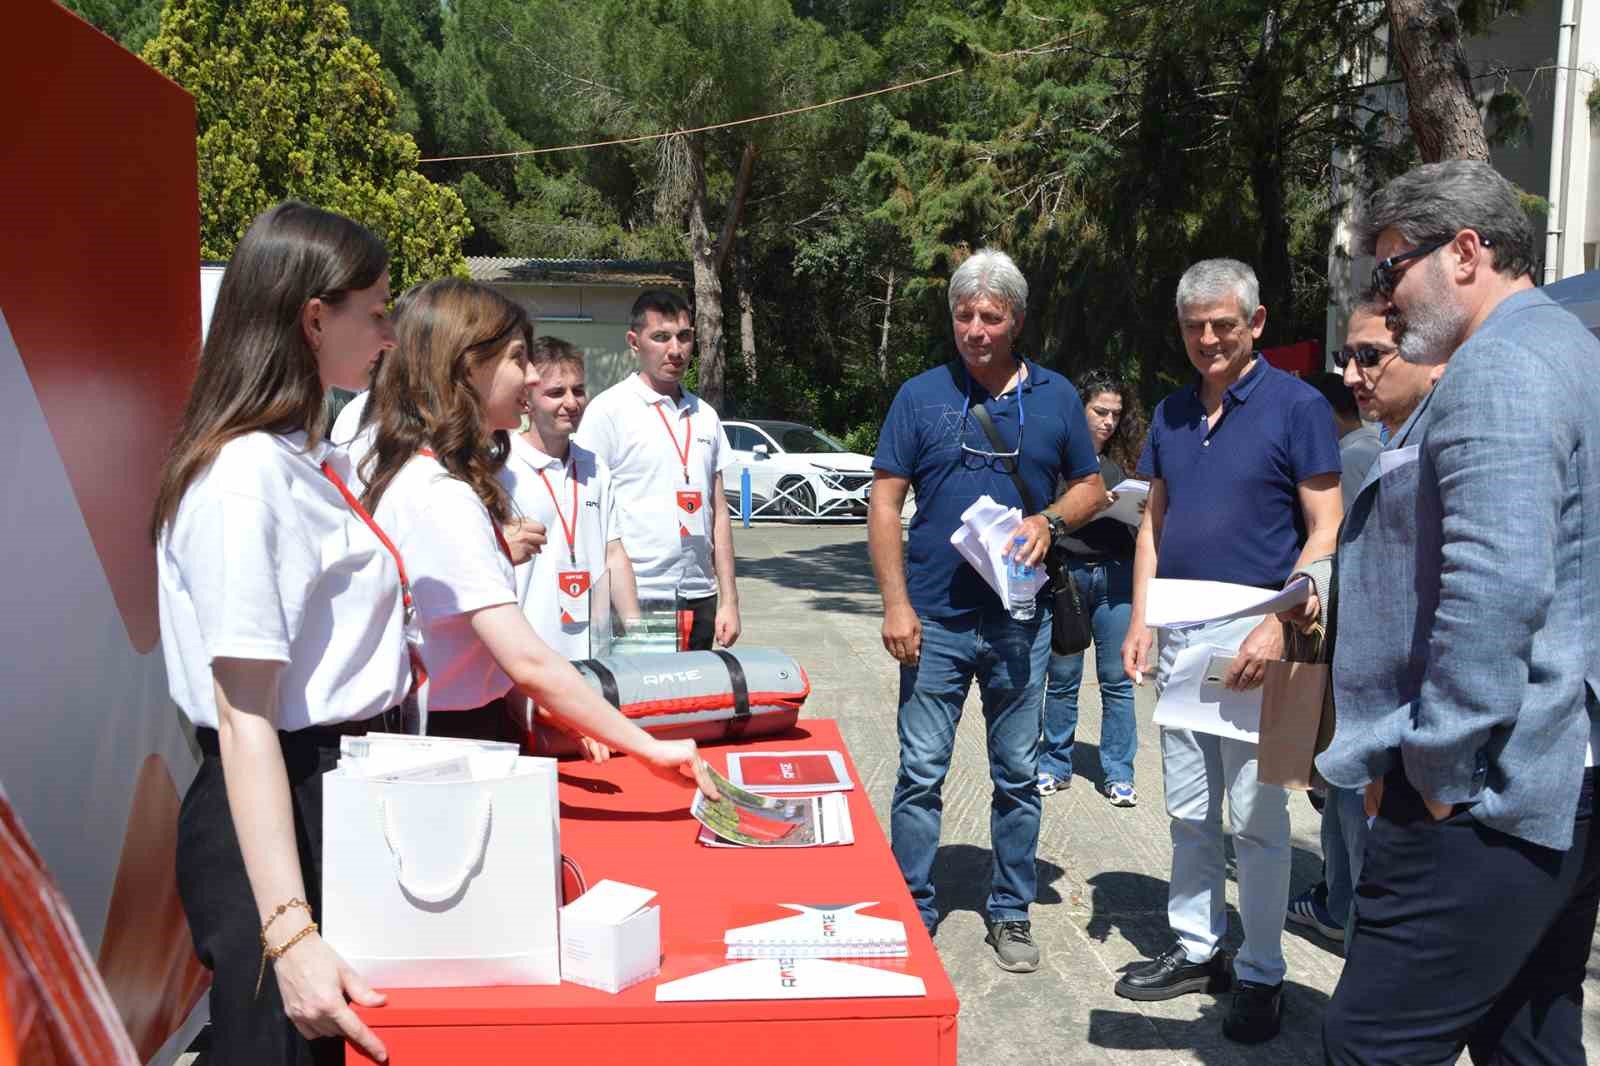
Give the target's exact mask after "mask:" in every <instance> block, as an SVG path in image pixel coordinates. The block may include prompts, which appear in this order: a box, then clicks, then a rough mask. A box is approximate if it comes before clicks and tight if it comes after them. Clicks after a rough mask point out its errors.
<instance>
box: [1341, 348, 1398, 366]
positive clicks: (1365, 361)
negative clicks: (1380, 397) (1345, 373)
mask: <svg viewBox="0 0 1600 1066" xmlns="http://www.w3.org/2000/svg"><path fill="white" fill-rule="evenodd" d="M1399 350H1400V349H1398V348H1392V347H1390V346H1388V345H1382V344H1362V345H1358V346H1356V347H1354V348H1340V349H1339V350H1338V351H1336V352H1334V353H1333V365H1334V366H1336V367H1338V368H1339V369H1340V370H1343V369H1344V368H1345V367H1347V366H1349V365H1350V360H1352V359H1354V360H1355V362H1356V366H1359V367H1360V368H1361V369H1362V370H1371V369H1372V368H1373V367H1375V366H1377V365H1378V364H1379V363H1382V362H1383V361H1384V360H1385V359H1387V358H1389V357H1390V356H1391V355H1394V354H1395V353H1396V352H1398V351H1399Z"/></svg>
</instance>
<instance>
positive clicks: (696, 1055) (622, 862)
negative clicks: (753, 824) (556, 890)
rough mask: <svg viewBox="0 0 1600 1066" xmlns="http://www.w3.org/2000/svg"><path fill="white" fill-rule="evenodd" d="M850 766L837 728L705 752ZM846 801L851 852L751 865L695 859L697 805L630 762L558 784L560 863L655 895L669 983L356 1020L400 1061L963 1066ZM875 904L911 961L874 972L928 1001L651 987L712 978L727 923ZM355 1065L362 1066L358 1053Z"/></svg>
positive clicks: (868, 817)
mask: <svg viewBox="0 0 1600 1066" xmlns="http://www.w3.org/2000/svg"><path fill="white" fill-rule="evenodd" d="M807 748H818V749H829V748H831V749H835V750H838V751H845V747H844V742H843V741H842V740H841V739H840V737H839V730H838V727H837V726H836V725H835V724H834V723H833V722H832V721H829V720H826V719H806V720H803V721H801V722H800V726H799V729H798V731H797V732H795V733H792V734H790V735H788V736H785V737H782V738H779V739H771V740H761V741H754V742H751V743H749V744H744V745H739V746H737V747H729V746H718V747H712V748H708V749H706V753H705V754H706V757H707V758H708V759H709V760H710V761H711V763H712V765H714V766H716V767H717V769H718V770H719V771H724V772H725V771H726V770H727V753H728V752H730V751H781V750H785V749H789V750H795V749H807ZM845 757H846V761H847V762H848V763H849V765H850V774H851V777H852V778H853V779H854V780H855V782H856V787H855V789H854V790H852V791H851V792H849V793H847V795H848V796H849V800H850V817H851V821H852V822H853V824H854V827H855V837H856V842H855V844H853V845H850V846H848V847H829V848H794V849H788V850H777V849H774V850H770V851H756V850H753V849H747V848H707V847H702V846H700V845H699V844H697V843H695V835H696V833H697V831H698V829H699V823H697V822H696V821H694V819H693V818H691V817H690V816H689V813H688V805H689V797H690V793H689V790H688V787H687V782H685V787H675V786H673V785H671V784H669V783H667V782H664V781H662V780H660V779H658V778H656V777H654V776H652V775H651V774H649V773H647V772H645V771H644V769H643V768H641V767H640V766H639V764H638V763H637V762H635V761H634V760H631V759H625V758H623V759H613V760H611V761H610V762H608V763H606V764H605V765H603V766H595V765H592V764H589V763H579V762H568V763H563V764H562V768H561V850H562V851H563V852H564V853H565V854H567V855H568V856H569V857H571V858H573V859H575V860H576V861H577V862H578V863H579V864H580V865H581V866H582V868H583V872H584V876H585V877H586V878H587V879H588V881H589V883H590V884H593V883H595V882H596V881H599V880H602V879H604V878H611V879H612V880H615V881H623V882H626V883H628V884H633V885H643V886H645V887H646V888H652V889H655V890H656V892H657V893H659V895H658V896H657V897H656V900H657V902H658V903H660V905H661V948H662V953H663V955H664V956H665V959H664V960H663V963H662V969H661V976H660V977H659V978H656V979H653V980H649V981H645V982H644V983H642V984H639V985H635V986H634V987H633V988H630V989H627V990H626V991H624V992H622V993H620V994H618V995H610V994H607V993H605V992H598V991H595V990H594V989H589V988H581V987H579V986H577V985H571V984H562V985H556V986H549V985H546V986H538V987H507V988H442V989H402V990H395V991H391V992H389V1002H388V1004H387V1005H386V1006H384V1007H381V1008H376V1009H363V1010H362V1011H361V1015H362V1017H363V1019H365V1021H366V1022H367V1024H368V1025H370V1026H372V1027H373V1028H374V1029H375V1030H376V1031H377V1032H378V1034H379V1036H380V1037H381V1038H382V1040H383V1041H384V1043H385V1044H386V1045H387V1046H388V1049H389V1053H390V1061H391V1062H393V1063H397V1064H399V1066H412V1064H416V1063H468V1062H470V1063H513V1062H515V1063H519V1064H520V1063H527V1062H531V1061H538V1062H565V1063H568V1064H570V1066H578V1064H582V1066H610V1064H617V1066H621V1064H624V1063H625V1064H627V1066H639V1064H641V1063H651V1064H662V1066H667V1064H673V1063H683V1064H686V1066H687V1064H693V1066H705V1064H706V1062H707V1060H708V1058H709V1057H711V1056H716V1057H719V1058H727V1059H729V1060H730V1061H738V1062H749V1063H751V1064H752V1066H756V1064H759V1066H785V1064H802V1063H822V1064H826V1066H853V1064H860V1066H884V1064H886V1063H895V1064H897V1066H898V1064H902V1063H938V1064H940V1066H954V1063H955V1061H956V1011H957V1009H958V1004H957V1001H956V994H955V989H954V988H953V987H952V986H951V984H950V979H949V978H948V977H947V976H946V975H945V972H944V967H943V966H942V965H941V964H940V962H939V957H938V955H937V954H936V953H935V951H934V949H933V942H932V941H931V940H929V939H928V935H927V933H926V932H925V931H924V930H923V928H922V923H921V922H920V921H919V920H918V919H917V913H916V908H915V907H914V906H913V905H912V903H911V898H910V896H908V895H907V894H906V889H905V882H904V881H902V880H901V878H900V871H899V868H898V867H897V866H896V865H895V862H894V857H893V856H892V855H891V854H890V852H889V845H888V841H887V840H885V839H884V836H883V833H882V831H881V830H880V829H879V828H878V822H877V819H876V818H875V817H874V816H873V813H872V806H871V804H870V803H869V801H868V798H867V795H866V793H865V791H864V790H863V789H862V787H861V778H860V775H859V774H858V773H857V772H856V768H855V764H854V763H853V762H851V761H850V760H849V753H848V752H845ZM861 900H879V901H881V902H882V903H883V906H882V907H879V908H875V909H874V910H873V911H872V912H871V913H876V914H883V915H885V916H892V917H896V918H899V919H900V920H901V921H902V922H904V923H905V927H906V933H907V936H908V938H909V940H910V956H909V957H908V958H906V959H902V960H881V961H878V962H877V963H875V964H876V965H881V966H886V967H889V968H894V969H901V970H903V971H905V972H908V973H914V974H916V975H917V976H919V977H921V978H922V980H923V982H924V983H925V984H926V985H927V989H928V994H927V996H925V997H921V998H901V999H824V1000H794V1001H744V1002H712V1003H657V1002H656V1001H655V987H656V985H657V984H658V983H659V982H662V981H672V980H676V979H677V978H679V977H686V976H688V975H689V974H694V973H699V972H701V971H703V970H709V969H711V968H713V967H715V966H717V965H720V964H722V963H723V962H725V961H726V960H725V959H724V958H723V946H722V934H723V932H724V931H725V930H726V929H727V928H728V927H729V925H731V924H734V923H733V921H732V919H731V910H732V908H733V907H734V906H735V905H739V904H749V903H763V902H771V903H780V902H781V903H824V902H825V903H847V902H857V901H861ZM348 1061H350V1062H357V1061H364V1060H361V1059H359V1057H358V1056H357V1055H355V1053H354V1052H350V1053H349V1055H348Z"/></svg>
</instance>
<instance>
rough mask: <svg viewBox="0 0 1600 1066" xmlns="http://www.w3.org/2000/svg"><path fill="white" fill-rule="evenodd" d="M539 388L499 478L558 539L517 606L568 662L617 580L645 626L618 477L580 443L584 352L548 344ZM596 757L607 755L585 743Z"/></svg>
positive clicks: (631, 614)
mask: <svg viewBox="0 0 1600 1066" xmlns="http://www.w3.org/2000/svg"><path fill="white" fill-rule="evenodd" d="M528 361H529V363H530V364H531V369H532V371H533V373H534V374H535V375H536V376H537V378H538V381H537V383H536V384H535V385H534V386H533V387H532V388H530V389H529V390H528V428H527V429H526V430H525V431H524V432H522V433H514V434H512V436H511V456H510V458H509V459H508V460H507V461H506V465H505V467H504V468H503V469H502V470H501V472H500V480H501V481H502V482H504V484H505V486H506V491H507V492H509V493H510V494H511V503H512V506H513V508H515V510H516V511H517V513H518V514H521V515H525V516H527V517H528V518H529V519H532V520H533V521H535V522H537V523H538V524H540V525H541V526H543V527H544V528H545V529H548V530H549V531H550V534H549V538H550V547H549V549H548V550H546V551H544V552H542V553H541V554H539V555H537V556H535V557H534V560H533V563H532V564H531V565H529V566H525V567H518V568H517V599H518V601H519V602H520V603H521V604H522V613H523V614H524V615H526V616H527V618H528V623H529V624H530V625H531V626H533V631H534V632H535V633H537V634H538V635H539V639H541V640H543V641H544V642H545V643H546V644H548V645H550V647H551V648H553V649H555V650H556V651H557V652H559V653H560V654H561V655H563V656H564V657H566V658H567V659H587V658H589V656H590V654H591V643H592V642H591V634H590V625H591V622H592V620H591V619H590V617H589V609H590V603H589V601H590V595H591V590H592V588H593V586H595V585H597V584H600V579H601V577H602V576H603V575H605V574H606V573H607V572H609V573H610V581H609V583H608V585H605V586H603V587H606V588H609V591H610V601H611V605H612V606H613V608H614V609H615V610H616V612H617V615H618V616H619V617H620V618H622V619H625V620H631V619H637V618H638V617H639V596H638V592H637V590H636V588H635V584H634V577H633V567H632V566H631V565H630V564H629V562H628V556H627V553H626V552H624V551H623V550H622V532H621V530H620V529H619V528H618V527H617V521H616V516H615V514H614V503H613V500H614V497H613V495H612V492H611V471H609V470H608V469H606V466H605V464H604V463H602V462H600V461H599V460H598V459H597V458H596V457H595V454H594V453H593V452H591V451H589V450H588V449H587V448H583V447H580V446H579V445H577V444H574V443H573V442H572V434H573V431H574V430H576V429H577V428H578V422H579V420H580V419H581V418H582V417H583V409H584V407H585V405H587V403H588V393H587V391H586V390H585V388H584V371H583V353H582V352H580V351H579V350H578V349H577V348H574V347H573V346H572V345H570V344H568V343H567V342H566V341H564V340H561V339H559V338H557V337H540V338H538V339H537V340H535V341H534V343H533V351H532V353H531V355H530V357H529V360H528ZM583 746H584V750H585V753H586V754H588V755H589V756H590V757H592V758H604V757H605V755H606V754H608V753H607V752H606V751H605V749H604V748H603V747H601V746H600V745H597V744H595V743H594V742H593V741H590V740H589V739H588V738H587V737H586V738H584V745H583Z"/></svg>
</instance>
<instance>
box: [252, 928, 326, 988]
mask: <svg viewBox="0 0 1600 1066" xmlns="http://www.w3.org/2000/svg"><path fill="white" fill-rule="evenodd" d="M268 924H271V923H268ZM316 931H317V923H316V922H307V923H306V927H305V928H304V929H302V930H300V931H299V932H298V933H296V934H295V935H294V936H292V937H290V938H289V939H288V940H285V941H284V942H283V943H281V944H279V945H278V946H277V947H275V948H269V947H267V938H266V937H265V936H262V938H261V969H259V970H257V971H256V995H257V996H260V995H261V981H262V979H263V978H265V977H266V976H267V960H268V959H271V960H272V961H273V962H277V961H278V960H279V959H281V958H282V957H283V953H284V952H286V951H288V950H289V949H290V948H292V947H294V946H295V945H296V944H298V943H300V941H302V940H304V939H305V938H306V937H308V936H310V935H311V934H312V933H315V932H316Z"/></svg>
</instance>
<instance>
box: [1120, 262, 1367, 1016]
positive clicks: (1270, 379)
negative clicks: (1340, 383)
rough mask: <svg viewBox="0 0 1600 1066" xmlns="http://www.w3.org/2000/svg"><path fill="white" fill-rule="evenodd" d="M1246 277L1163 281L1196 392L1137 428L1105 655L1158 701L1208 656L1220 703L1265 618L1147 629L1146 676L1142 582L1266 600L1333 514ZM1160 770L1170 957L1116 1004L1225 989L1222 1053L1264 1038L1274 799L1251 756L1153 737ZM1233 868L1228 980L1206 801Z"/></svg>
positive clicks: (1312, 548) (1282, 870)
mask: <svg viewBox="0 0 1600 1066" xmlns="http://www.w3.org/2000/svg"><path fill="white" fill-rule="evenodd" d="M1260 292H1261V290H1260V286H1259V284H1258V282H1257V281H1256V275H1255V271H1253V270H1251V269H1250V267H1248V266H1246V265H1245V264H1244V263H1241V262H1239V261H1238V260H1235V259H1207V260H1203V261H1201V262H1199V263H1196V264H1195V265H1193V266H1192V267H1190V268H1189V269H1188V270H1187V271H1186V272H1185V273H1184V275H1183V278H1182V279H1181V280H1180V281H1179V282H1178V293H1177V308H1178V327H1179V329H1180V331H1181V332H1182V335H1183V344H1184V348H1185V350H1186V351H1187V353H1188V355H1189V362H1190V363H1192V364H1193V365H1194V369H1195V372H1196V375H1197V376H1196V379H1195V382H1194V384H1192V385H1190V386H1189V387H1188V388H1185V389H1181V390H1179V391H1178V392H1175V393H1173V394H1172V395H1171V396H1168V397H1167V398H1166V399H1165V400H1163V401H1161V403H1160V404H1159V405H1158V406H1157V407H1156V411H1155V415H1154V417H1152V418H1151V420H1150V435H1149V437H1148V438H1147V440H1146V443H1145V450H1144V454H1143V455H1142V456H1141V457H1140V459H1139V474H1140V476H1141V477H1147V478H1149V479H1150V498H1149V502H1148V504H1147V505H1146V507H1145V514H1144V523H1143V524H1142V525H1141V526H1140V528H1139V536H1138V540H1137V542H1136V547H1135V551H1134V561H1133V616H1132V618H1131V619H1130V621H1129V624H1128V636H1127V639H1126V640H1125V641H1124V642H1123V646H1122V662H1123V668H1124V669H1125V670H1126V671H1127V672H1128V676H1130V677H1132V678H1134V679H1135V681H1136V682H1137V681H1142V679H1143V678H1144V676H1145V675H1147V674H1151V673H1152V667H1154V671H1153V673H1154V676H1155V680H1156V689H1157V691H1158V692H1159V691H1160V690H1161V689H1162V688H1163V687H1164V686H1165V685H1166V683H1167V679H1168V677H1169V675H1170V673H1171V671H1172V668H1173V665H1174V663H1175V662H1176V660H1177V657H1178V655H1179V653H1180V652H1182V651H1184V650H1185V649H1187V648H1191V647H1201V646H1208V645H1209V646H1212V647H1215V648H1217V649H1219V650H1220V651H1221V652H1222V653H1223V654H1224V655H1228V656H1231V661H1230V665H1229V667H1228V669H1227V672H1226V674H1225V677H1224V683H1225V684H1226V685H1227V686H1228V687H1229V688H1235V689H1248V688H1254V687H1256V686H1257V685H1260V684H1261V682H1262V681H1263V680H1264V679H1265V672H1266V664H1267V663H1268V662H1270V661H1272V660H1275V659H1279V658H1281V657H1282V655H1283V629H1282V625H1281V623H1279V622H1278V620H1277V619H1275V618H1271V617H1268V618H1243V619H1237V620H1234V621H1228V622H1215V623H1210V624H1207V625H1203V626H1198V627H1195V628H1192V629H1184V630H1164V631H1163V632H1162V635H1161V652H1160V658H1159V661H1158V662H1152V660H1151V650H1152V647H1153V645H1154V643H1155V631H1154V630H1151V629H1148V628H1146V626H1145V622H1144V619H1145V617H1146V608H1147V606H1148V600H1149V592H1150V580H1151V578H1155V577H1160V578H1177V579H1189V580H1201V581H1225V582H1231V583H1233V584H1238V585H1253V586H1257V587H1260V588H1281V587H1282V586H1283V584H1284V582H1285V581H1286V579H1287V578H1288V577H1289V575H1290V573H1292V572H1293V571H1294V570H1296V569H1298V568H1299V567H1301V566H1303V565H1305V563H1306V562H1308V561H1310V560H1312V559H1320V558H1322V557H1323V556H1325V555H1328V554H1330V553H1331V552H1332V551H1333V546H1334V538H1335V536H1336V535H1337V532H1338V529H1339V518H1340V515H1341V512H1342V507H1341V500H1340V495H1339V474H1340V471H1341V469H1342V466H1341V463H1340V460H1339V445H1338V442H1337V441H1336V440H1335V439H1334V432H1333V414H1332V411H1331V410H1330V408H1329V406H1328V401H1327V400H1325V399H1323V398H1322V395H1321V394H1320V393H1319V392H1317V390H1315V389H1313V388H1312V387H1311V386H1309V385H1307V384H1305V383H1304V382H1302V381H1300V380H1298V379H1296V378H1294V377H1292V376H1291V375H1289V374H1286V373H1284V372H1283V371H1281V370H1278V369H1276V368H1274V367H1272V366H1269V365H1268V364H1267V361H1266V359H1264V358H1263V357H1262V356H1261V354H1260V353H1259V352H1257V351H1256V350H1255V342H1256V340H1257V339H1258V338H1260V336H1261V331H1262V329H1263V328H1264V327H1265V326H1266V320H1267V311H1266V308H1264V307H1262V306H1261V304H1260ZM1161 764H1162V771H1163V774H1164V776H1165V779H1166V796H1167V814H1168V815H1169V816H1170V817H1171V829H1172V880H1171V883H1170V885H1169V888H1168V901H1167V919H1168V922H1169V923H1170V924H1171V926H1172V932H1173V933H1174V935H1175V936H1176V942H1175V943H1174V944H1173V946H1172V947H1171V948H1169V949H1168V950H1167V951H1165V952H1163V953H1162V954H1161V955H1159V956H1158V957H1156V958H1155V959H1153V960H1151V961H1150V962H1148V963H1145V964H1143V965H1142V966H1138V967H1136V968H1134V969H1133V970H1131V971H1130V972H1128V973H1126V974H1124V975H1123V977H1122V979H1121V980H1120V981H1118V982H1117V985H1116V992H1117V994H1118V995H1120V996H1124V997H1126V998H1128V999H1137V1000H1158V999H1170V998H1172V997H1174V996H1179V995H1183V994H1185V993H1187V992H1202V991H1210V992H1220V991H1225V990H1226V989H1227V988H1228V987H1229V985H1230V984H1232V985H1233V988H1234V992H1233V1001H1232V1003H1231V1004H1230V1006H1229V1009H1228V1012H1227V1014H1226V1015H1225V1016H1224V1018H1223V1022H1222V1032H1223V1034H1224V1035H1225V1036H1227V1037H1228V1038H1229V1039H1232V1040H1237V1041H1240V1042H1242V1043H1257V1042H1260V1041H1263V1040H1270V1039H1271V1038H1272V1037H1274V1036H1276V1035H1277V1033H1278V1027H1279V1018H1280V1014H1281V1010H1282V988H1283V976H1284V972H1285V966H1284V961H1283V950H1282V946H1281V941H1282V936H1283V921H1284V915H1285V913H1286V910H1287V907H1288V902H1289V856H1290V851H1289V807H1288V794H1287V793H1286V792H1285V791H1284V789H1283V788H1282V787H1280V786H1278V785H1268V784H1262V783H1261V782H1260V781H1258V780H1257V778H1256V745H1254V744H1252V743H1249V742H1247V741H1244V740H1237V739H1233V738H1230V737H1220V736H1215V735H1212V734H1208V733H1198V732H1193V731H1191V730H1187V729H1163V730H1162V731H1161ZM1224 797H1226V798H1227V803H1228V818H1229V821H1230V823H1231V824H1232V827H1233V845H1234V851H1235V853H1236V855H1237V856H1238V879H1239V915H1240V919H1241V921H1242V924H1243V925H1244V943H1243V944H1241V945H1240V947H1239V953H1238V956H1237V957H1236V958H1235V960H1234V963H1233V966H1232V969H1231V971H1230V969H1229V966H1228V955H1227V952H1226V951H1223V950H1222V949H1221V947H1220V941H1221V940H1222V936H1223V934H1224V933H1225V932H1226V931H1227V917H1226V913H1225V910H1224V903H1225V895H1224V892H1225V877H1226V869H1227V852H1226V848H1225V845H1224V842H1223V833H1222V805H1223V798H1224Z"/></svg>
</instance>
